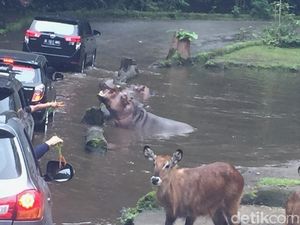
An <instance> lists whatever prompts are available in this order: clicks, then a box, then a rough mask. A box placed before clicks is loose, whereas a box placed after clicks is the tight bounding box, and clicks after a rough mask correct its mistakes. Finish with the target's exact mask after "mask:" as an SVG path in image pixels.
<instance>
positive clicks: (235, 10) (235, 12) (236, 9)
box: [231, 5, 241, 17]
mask: <svg viewBox="0 0 300 225" xmlns="http://www.w3.org/2000/svg"><path fill="white" fill-rule="evenodd" d="M231 13H232V15H233V16H234V17H239V16H240V14H241V8H240V7H239V6H237V5H235V6H233V9H232V10H231Z"/></svg>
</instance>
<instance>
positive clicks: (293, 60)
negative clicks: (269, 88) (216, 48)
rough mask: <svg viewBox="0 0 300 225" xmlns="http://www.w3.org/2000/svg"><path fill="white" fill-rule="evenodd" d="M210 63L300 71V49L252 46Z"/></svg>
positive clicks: (216, 58)
mask: <svg viewBox="0 0 300 225" xmlns="http://www.w3.org/2000/svg"><path fill="white" fill-rule="evenodd" d="M210 63H224V64H225V65H230V64H233V65H247V66H254V67H261V68H283V69H292V70H299V69H300V48H278V47H269V46H264V45H260V46H250V47H245V48H242V49H239V50H236V51H233V52H231V53H228V54H224V55H221V56H216V57H215V58H214V59H212V61H211V62H210Z"/></svg>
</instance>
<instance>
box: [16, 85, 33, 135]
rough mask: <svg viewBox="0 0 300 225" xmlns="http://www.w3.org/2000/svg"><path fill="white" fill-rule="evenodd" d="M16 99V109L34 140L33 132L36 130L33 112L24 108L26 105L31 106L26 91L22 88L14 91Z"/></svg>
mask: <svg viewBox="0 0 300 225" xmlns="http://www.w3.org/2000/svg"><path fill="white" fill-rule="evenodd" d="M14 95H15V96H14V100H15V111H16V112H17V114H18V117H19V118H20V119H21V121H22V122H23V124H24V126H25V128H26V131H27V133H28V135H29V137H30V139H31V140H32V138H33V132H34V120H33V117H32V115H31V113H28V112H26V111H25V110H24V109H25V107H29V104H28V101H27V100H26V98H25V95H24V91H23V89H22V88H20V89H19V91H18V92H17V93H16V92H15V93H14Z"/></svg>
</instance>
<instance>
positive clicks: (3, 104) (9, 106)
mask: <svg viewBox="0 0 300 225" xmlns="http://www.w3.org/2000/svg"><path fill="white" fill-rule="evenodd" d="M8 110H15V102H14V98H13V97H12V95H10V96H8V97H6V98H3V99H1V100H0V114H1V113H3V112H5V111H8ZM0 146H1V145H0Z"/></svg>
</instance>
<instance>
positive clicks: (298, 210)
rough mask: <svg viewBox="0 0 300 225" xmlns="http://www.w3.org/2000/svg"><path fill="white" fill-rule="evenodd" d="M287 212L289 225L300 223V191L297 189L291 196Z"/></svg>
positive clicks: (286, 207)
mask: <svg viewBox="0 0 300 225" xmlns="http://www.w3.org/2000/svg"><path fill="white" fill-rule="evenodd" d="M285 214H286V224H287V225H300V191H295V192H294V193H292V194H291V195H290V196H289V198H288V200H287V202H286V206H285Z"/></svg>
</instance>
